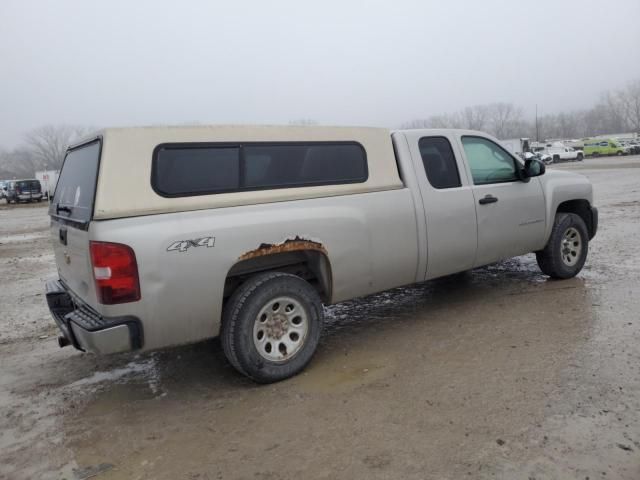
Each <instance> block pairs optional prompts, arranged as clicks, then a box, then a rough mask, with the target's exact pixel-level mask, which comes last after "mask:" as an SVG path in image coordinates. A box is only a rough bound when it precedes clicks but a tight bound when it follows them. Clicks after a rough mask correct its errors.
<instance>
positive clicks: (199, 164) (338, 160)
mask: <svg viewBox="0 0 640 480" xmlns="http://www.w3.org/2000/svg"><path fill="white" fill-rule="evenodd" d="M368 176H369V172H368V168H367V157H366V153H365V150H364V148H363V147H362V145H360V144H359V143H357V142H286V143H284V142H282V143H281V142H278V143H246V144H235V145H229V144H227V145H221V144H202V143H200V144H197V143H194V144H163V145H159V146H158V147H156V149H155V151H154V155H153V163H152V168H151V185H152V187H153V189H154V190H155V192H156V193H158V194H159V195H161V196H164V197H183V196H193V195H208V194H215V193H228V192H238V191H248V190H264V189H276V188H292V187H305V186H314V185H337V184H345V183H361V182H365V181H366V180H367V178H368Z"/></svg>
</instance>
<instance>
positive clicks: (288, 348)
mask: <svg viewBox="0 0 640 480" xmlns="http://www.w3.org/2000/svg"><path fill="white" fill-rule="evenodd" d="M308 332H309V318H308V315H307V312H306V310H305V309H304V307H303V306H302V304H301V303H300V302H299V301H298V300H296V299H294V298H292V297H277V298H274V299H272V300H270V301H269V302H267V304H266V305H265V306H264V307H262V308H261V309H260V312H259V313H258V316H257V318H256V319H255V321H254V324H253V344H254V345H255V347H256V349H257V350H258V353H259V354H260V356H261V357H262V358H264V359H265V360H269V361H270V362H284V361H287V360H289V359H291V358H292V357H293V356H294V355H295V354H297V353H298V352H299V351H300V349H301V348H302V346H303V345H304V342H305V340H306V338H307V333H308Z"/></svg>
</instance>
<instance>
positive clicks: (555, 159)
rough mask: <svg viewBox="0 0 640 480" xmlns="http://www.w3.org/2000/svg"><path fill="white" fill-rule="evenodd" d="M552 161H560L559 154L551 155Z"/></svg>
mask: <svg viewBox="0 0 640 480" xmlns="http://www.w3.org/2000/svg"><path fill="white" fill-rule="evenodd" d="M553 163H560V156H559V155H554V156H553Z"/></svg>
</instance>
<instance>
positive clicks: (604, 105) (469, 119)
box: [0, 79, 640, 179]
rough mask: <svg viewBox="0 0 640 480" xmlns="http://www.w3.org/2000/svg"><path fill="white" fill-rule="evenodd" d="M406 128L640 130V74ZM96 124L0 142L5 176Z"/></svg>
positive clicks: (524, 133) (507, 134)
mask: <svg viewBox="0 0 640 480" xmlns="http://www.w3.org/2000/svg"><path fill="white" fill-rule="evenodd" d="M290 124H291V125H307V126H308V125H317V124H318V122H317V121H315V120H313V119H307V118H302V119H297V120H292V121H291V122H290ZM402 128H466V129H471V130H480V131H484V132H488V133H491V134H492V135H494V136H496V137H498V138H500V139H505V138H519V137H528V138H532V139H535V138H539V139H540V140H546V139H558V138H564V139H569V138H587V137H592V136H595V135H605V134H609V133H627V132H636V133H640V79H638V80H635V81H633V82H631V83H629V84H628V85H627V86H626V87H624V88H622V89H619V90H612V91H609V92H606V93H605V94H603V95H602V97H601V98H600V100H599V101H598V102H597V103H596V104H595V105H594V106H593V107H591V108H589V109H586V110H576V111H572V112H563V113H557V114H550V115H543V116H540V117H539V118H538V119H537V122H536V121H535V119H531V118H525V115H524V110H523V109H522V107H519V106H517V105H514V104H512V103H503V102H498V103H490V104H486V105H475V106H471V107H466V108H464V109H462V110H460V111H458V112H454V113H446V114H442V115H431V116H428V117H425V118H420V119H415V120H411V121H408V122H405V123H403V124H402ZM90 130H91V129H89V128H87V127H79V126H68V125H59V126H54V125H46V126H43V127H39V128H36V129H34V130H32V131H30V132H28V133H27V134H26V135H25V136H24V141H23V142H22V144H21V145H20V146H18V147H16V148H14V149H12V150H7V149H3V148H2V147H0V179H8V178H25V177H26V178H29V177H32V176H33V174H34V172H36V171H38V170H57V169H59V168H60V167H61V165H62V161H63V159H64V154H65V151H66V148H67V146H68V145H69V144H72V143H74V142H75V141H77V140H78V139H80V138H81V137H83V136H84V135H86V134H88V133H89V131H90Z"/></svg>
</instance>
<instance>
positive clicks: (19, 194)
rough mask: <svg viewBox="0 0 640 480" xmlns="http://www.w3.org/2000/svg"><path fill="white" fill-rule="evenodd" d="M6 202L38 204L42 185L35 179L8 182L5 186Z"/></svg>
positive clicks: (40, 198)
mask: <svg viewBox="0 0 640 480" xmlns="http://www.w3.org/2000/svg"><path fill="white" fill-rule="evenodd" d="M6 195H7V202H8V203H11V202H13V203H19V202H39V201H41V200H42V185H40V182H39V181H38V180H36V179H35V178H30V179H26V180H10V181H9V183H8V184H7V194H6Z"/></svg>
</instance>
